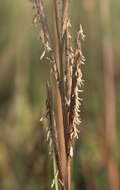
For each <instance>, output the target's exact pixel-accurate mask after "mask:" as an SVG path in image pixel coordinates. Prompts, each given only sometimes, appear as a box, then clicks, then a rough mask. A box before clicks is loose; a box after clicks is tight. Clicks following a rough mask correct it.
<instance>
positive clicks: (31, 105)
mask: <svg viewBox="0 0 120 190" xmlns="http://www.w3.org/2000/svg"><path fill="white" fill-rule="evenodd" d="M119 7H120V2H119V1H117V0H111V1H110V27H111V31H109V32H111V36H112V37H111V41H112V44H113V49H112V51H113V55H114V63H113V64H114V69H115V83H114V85H115V94H116V128H117V136H116V139H117V147H119V145H120V142H119V140H118V139H119V136H120V133H119V132H120V130H119V125H120V117H119V115H120V108H119V107H120V106H119V105H120V88H119V85H120V64H119V60H120V53H119V52H120V41H119V34H120V25H119V17H120V8H119ZM46 9H47V14H48V15H51V9H50V5H49V3H48V2H47V1H46ZM33 16H34V10H32V4H31V3H30V2H29V1H27V0H26V1H23V0H21V1H15V0H12V1H9V0H5V1H0V129H1V130H0V189H1V190H18V189H19V190H21V189H22V190H28V189H29V190H38V189H39V190H47V189H50V185H51V181H52V176H53V174H52V169H51V167H52V166H51V160H52V159H51V157H50V155H49V153H48V146H47V142H46V131H45V126H44V127H43V126H42V124H40V123H39V117H40V114H41V113H44V110H45V101H46V98H45V97H46V87H45V84H46V80H47V78H48V73H49V63H48V62H46V61H45V60H43V61H40V55H41V53H42V51H43V47H42V44H41V42H40V38H39V26H37V25H33V24H32V20H33ZM70 16H71V20H72V21H71V22H72V29H71V32H72V35H73V39H74V36H75V32H76V31H77V28H78V25H79V24H80V23H81V24H82V26H83V29H84V33H85V34H86V40H85V42H84V44H83V52H84V55H85V57H86V64H85V65H84V66H82V71H83V78H84V79H85V85H84V92H83V93H82V95H81V96H82V98H83V102H82V107H81V118H82V124H81V126H80V139H79V140H78V141H77V142H76V143H75V152H74V159H73V189H74V190H78V189H81V190H101V189H102V190H108V189H109V188H108V179H107V171H106V170H107V169H106V166H105V164H104V158H103V155H102V152H101V148H100V143H101V142H102V138H103V136H102V135H103V134H102V133H101V130H102V128H103V127H102V126H103V125H104V109H105V108H104V106H105V105H104V104H105V103H104V91H105V89H104V80H103V47H102V40H103V36H104V33H103V30H102V26H101V16H100V1H99V0H91V1H89V0H81V1H80V0H75V1H74V2H71V8H70ZM51 17H52V16H49V23H51V22H52V18H51ZM73 41H74V40H73ZM110 93H111V92H110ZM110 130H111V129H110ZM116 150H117V151H116V153H115V155H116V160H117V161H116V163H117V164H118V169H120V156H119V148H118V149H117V148H116ZM119 173H120V170H119ZM119 177H120V176H119Z"/></svg>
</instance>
